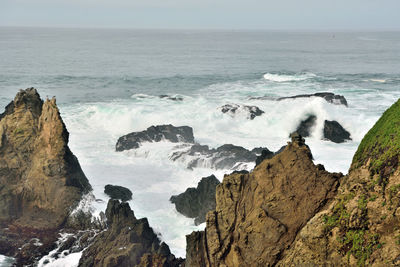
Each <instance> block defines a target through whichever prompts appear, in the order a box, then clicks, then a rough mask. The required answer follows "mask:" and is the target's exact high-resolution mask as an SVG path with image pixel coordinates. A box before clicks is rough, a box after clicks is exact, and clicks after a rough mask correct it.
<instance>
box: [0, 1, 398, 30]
mask: <svg viewBox="0 0 400 267" xmlns="http://www.w3.org/2000/svg"><path fill="white" fill-rule="evenodd" d="M0 26H39V27H74V28H76V27H78V28H86V27H88V28H93V27H94V28H141V29H148V28H155V29H232V30H234V29H239V30H240V29H256V30H335V29H337V30H400V0H274V1H272V0H240V1H239V0H158V1H157V0H0Z"/></svg>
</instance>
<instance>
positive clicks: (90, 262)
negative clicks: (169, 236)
mask: <svg viewBox="0 0 400 267" xmlns="http://www.w3.org/2000/svg"><path fill="white" fill-rule="evenodd" d="M106 217H107V224H108V229H107V230H106V231H103V232H101V233H99V234H98V235H97V236H96V237H95V238H94V241H93V243H92V244H91V245H90V246H89V247H88V248H87V249H86V250H84V251H83V255H82V257H81V259H80V261H79V266H81V267H91V266H104V267H116V266H118V267H130V266H143V267H144V266H146V267H156V266H157V267H161V266H163V267H164V266H165V267H166V266H171V267H174V266H180V264H182V263H183V260H182V259H176V258H175V256H174V255H172V254H171V252H170V250H169V247H168V245H167V244H165V243H163V242H162V243H161V242H160V240H159V239H158V237H157V235H156V234H155V233H154V231H153V229H152V228H151V227H150V226H149V223H148V221H147V219H146V218H143V219H136V217H135V215H134V213H133V211H132V210H131V208H130V207H129V204H128V203H126V202H122V203H120V202H119V201H118V200H113V199H111V200H109V202H108V205H107V210H106Z"/></svg>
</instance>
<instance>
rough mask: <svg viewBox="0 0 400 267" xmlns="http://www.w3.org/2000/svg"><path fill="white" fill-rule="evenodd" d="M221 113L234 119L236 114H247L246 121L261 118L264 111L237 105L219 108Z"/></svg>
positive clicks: (254, 107)
mask: <svg viewBox="0 0 400 267" xmlns="http://www.w3.org/2000/svg"><path fill="white" fill-rule="evenodd" d="M220 109H221V111H222V113H227V114H229V115H230V116H231V117H234V116H235V115H236V114H237V113H245V114H247V119H249V120H253V119H254V118H255V117H257V116H261V115H262V114H263V113H264V111H262V110H261V109H259V108H258V107H256V106H246V105H239V104H226V105H223V106H222V107H220Z"/></svg>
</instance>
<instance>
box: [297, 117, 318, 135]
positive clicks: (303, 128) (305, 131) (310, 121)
mask: <svg viewBox="0 0 400 267" xmlns="http://www.w3.org/2000/svg"><path fill="white" fill-rule="evenodd" d="M316 122H317V117H316V116H315V115H309V116H308V117H307V119H306V120H303V121H301V122H300V124H299V126H297V129H296V132H298V133H299V134H300V135H301V136H303V137H309V136H310V135H311V130H312V128H313V127H314V126H315V123H316Z"/></svg>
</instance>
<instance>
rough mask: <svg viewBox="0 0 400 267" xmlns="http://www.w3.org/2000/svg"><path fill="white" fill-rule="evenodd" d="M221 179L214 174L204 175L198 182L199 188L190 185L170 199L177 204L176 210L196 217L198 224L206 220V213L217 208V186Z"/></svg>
mask: <svg viewBox="0 0 400 267" xmlns="http://www.w3.org/2000/svg"><path fill="white" fill-rule="evenodd" d="M219 184H220V182H219V180H218V179H217V178H216V177H215V176H214V175H211V176H208V177H204V178H202V179H201V180H200V182H199V183H198V184H197V188H194V187H190V188H188V189H186V191H185V192H184V193H182V194H179V195H177V196H172V197H171V199H170V201H171V202H172V203H174V204H175V207H176V210H177V211H178V212H179V213H182V214H183V215H185V216H186V217H189V218H195V220H194V222H195V224H196V225H198V224H201V223H203V222H205V221H206V214H207V212H209V211H210V210H214V209H215V188H216V187H217V185H219Z"/></svg>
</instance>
